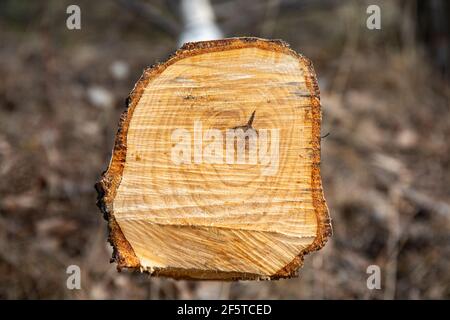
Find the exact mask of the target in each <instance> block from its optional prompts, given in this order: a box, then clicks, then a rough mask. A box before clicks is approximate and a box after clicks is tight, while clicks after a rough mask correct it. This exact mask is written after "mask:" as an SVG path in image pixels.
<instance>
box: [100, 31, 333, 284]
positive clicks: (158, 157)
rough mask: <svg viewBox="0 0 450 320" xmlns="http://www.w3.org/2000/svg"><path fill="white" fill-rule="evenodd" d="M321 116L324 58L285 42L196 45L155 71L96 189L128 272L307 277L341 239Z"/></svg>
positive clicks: (137, 93)
mask: <svg viewBox="0 0 450 320" xmlns="http://www.w3.org/2000/svg"><path fill="white" fill-rule="evenodd" d="M320 122H321V111H320V100H319V89H318V86H317V82H316V77H315V73H314V70H313V67H312V64H311V63H310V61H309V60H307V59H306V58H305V57H303V56H301V55H299V54H297V53H295V52H294V51H292V50H291V49H290V48H289V47H288V45H286V44H285V43H284V42H281V41H268V40H262V39H256V38H234V39H224V40H217V41H205V42H196V43H188V44H186V45H184V46H183V47H182V48H181V49H180V50H178V51H177V52H176V54H175V55H174V56H173V57H172V58H170V59H169V60H168V61H167V62H165V63H163V64H160V65H156V66H154V67H152V68H149V69H147V70H145V71H144V74H143V75H142V77H141V79H140V80H139V81H138V83H137V84H136V86H135V88H134V90H133V91H132V93H131V95H130V97H129V99H128V108H127V110H126V111H125V112H124V113H123V115H122V117H121V120H120V125H119V130H118V133H117V136H116V142H115V147H114V150H113V157H112V160H111V162H110V165H109V167H108V170H107V171H106V172H105V173H104V174H103V176H102V178H101V180H100V181H99V182H98V184H97V185H96V187H97V190H98V193H99V197H98V205H99V207H100V209H101V210H102V212H103V213H104V215H105V218H106V219H107V220H108V224H109V229H110V242H111V244H112V245H113V247H114V256H113V260H114V261H115V262H116V263H117V266H118V268H119V269H121V268H131V269H138V270H141V271H147V272H149V273H151V274H152V275H155V276H169V277H173V278H183V279H221V280H235V279H278V278H288V277H292V276H295V275H296V274H297V270H298V268H299V267H300V266H301V265H302V263H303V256H304V255H305V254H307V253H309V252H312V251H314V250H318V249H320V248H321V247H322V246H323V245H324V244H325V242H326V240H327V238H328V237H329V236H330V235H331V225H330V219H329V215H328V209H327V207H326V204H325V200H324V198H323V192H322V185H321V178H320ZM242 127H246V130H243V129H242ZM232 128H233V129H232ZM255 132H256V133H255ZM230 139H232V140H231V142H230ZM240 139H241V140H240ZM264 139H269V141H264ZM243 145H245V148H243V149H241V148H240V147H242V146H243ZM255 146H256V147H255ZM255 148H256V149H255ZM242 150H243V151H242ZM212 151H214V152H212ZM241 152H242V153H241ZM242 155H243V157H242V158H240V157H241V156H242ZM253 160H254V161H253ZM269 169H270V170H269Z"/></svg>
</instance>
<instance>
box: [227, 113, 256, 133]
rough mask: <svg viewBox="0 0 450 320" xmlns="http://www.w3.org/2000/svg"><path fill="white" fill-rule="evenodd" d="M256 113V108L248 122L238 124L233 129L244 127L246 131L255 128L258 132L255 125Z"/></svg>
mask: <svg viewBox="0 0 450 320" xmlns="http://www.w3.org/2000/svg"><path fill="white" fill-rule="evenodd" d="M255 113H256V110H255V111H253V112H252V115H251V116H250V119H248V121H247V123H246V124H245V125H243V126H237V127H234V128H232V129H233V130H237V129H242V130H243V131H244V132H246V131H247V130H254V131H255V132H256V134H258V131H256V130H255V129H254V128H253V127H252V124H253V120H254V119H255Z"/></svg>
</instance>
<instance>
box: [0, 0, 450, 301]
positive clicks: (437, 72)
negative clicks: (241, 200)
mask: <svg viewBox="0 0 450 320" xmlns="http://www.w3.org/2000/svg"><path fill="white" fill-rule="evenodd" d="M76 2H77V3H78V4H79V5H80V7H81V10H82V29H81V30H78V31H70V30H68V29H67V28H66V18H67V14H66V7H67V6H68V5H69V4H72V3H71V2H70V3H69V2H67V1H55V0H53V1H45V2H37V1H36V2H29V1H28V2H27V1H3V2H2V3H1V4H0V74H1V80H0V298H8V299H13V298H35V299H36V298H50V299H52V298H85V299H105V298H115V299H122V298H123V299H134V298H139V299H140V298H142V299H159V298H160V299H164V298H172V299H174V298H185V299H191V298H219V299H228V298H247V299H253V298H268V299H287V298H290V299H297V298H316V299H322V298H334V299H340V298H344V299H353V298H360V299H370V298H377V299H383V298H386V299H392V298H403V299H419V298H447V299H449V298H450V273H449V270H450V260H449V257H450V237H449V226H450V210H449V200H450V168H449V166H450V143H449V141H448V138H449V137H450V112H449V111H450V108H449V95H450V90H449V83H448V73H447V74H443V73H442V70H441V69H439V67H436V65H435V63H433V60H434V58H433V56H430V55H429V53H428V51H427V50H425V49H426V48H425V46H426V44H424V43H422V42H421V41H419V40H418V37H417V33H418V32H417V23H416V22H417V19H418V14H417V11H418V10H417V2H415V1H371V3H370V4H372V2H373V3H377V4H379V5H380V7H381V10H382V11H381V13H382V29H381V30H368V29H367V28H366V18H367V14H366V7H367V5H368V3H366V2H361V1H345V2H339V5H336V4H335V2H334V1H323V4H321V5H316V4H314V5H313V4H312V1H298V2H296V1H286V0H284V1H283V0H281V1H269V2H268V1H251V2H250V1H244V0H242V1H233V0H221V1H213V5H214V9H215V12H216V15H217V20H218V23H219V25H220V26H221V27H222V28H223V30H224V32H225V34H226V35H227V36H262V37H267V38H281V39H283V40H285V41H287V42H288V43H290V45H291V46H292V48H293V49H294V50H296V51H298V52H301V53H303V54H304V55H306V56H307V57H308V58H310V59H311V60H312V61H313V62H314V65H315V69H316V72H317V74H318V77H319V85H320V88H321V100H322V107H323V127H322V132H323V134H325V133H327V132H330V135H329V136H328V137H326V138H324V139H323V140H322V178H323V183H324V189H325V197H326V199H327V201H328V205H329V208H330V213H331V216H332V218H333V227H334V236H333V237H332V238H331V239H330V240H329V242H328V244H327V245H326V247H325V248H324V249H323V250H321V251H320V252H317V253H314V254H312V255H310V256H306V258H305V266H304V268H303V269H302V270H300V276H299V278H295V279H290V280H280V281H274V282H236V283H219V282H190V281H173V280H170V279H151V278H149V277H148V275H145V274H139V273H131V272H122V273H117V271H116V270H115V265H113V264H110V263H109V258H110V256H111V248H110V246H109V244H107V242H106V238H107V234H106V222H105V221H104V220H103V218H102V216H101V214H100V211H99V210H98V209H97V207H96V206H95V200H96V192H95V190H94V187H93V186H94V183H95V182H96V180H97V179H98V178H99V176H100V174H101V172H102V171H103V170H104V169H106V166H107V164H108V161H109V158H110V155H111V149H112V146H113V139H114V135H115V131H116V130H117V123H118V119H119V115H120V113H121V112H122V111H123V109H124V106H125V102H124V100H125V98H126V97H127V95H128V93H129V92H130V90H131V89H132V88H133V85H134V83H135V82H136V80H137V79H138V78H139V76H140V75H141V72H142V70H143V68H144V67H146V66H148V65H151V64H153V63H155V62H157V61H162V60H164V59H165V58H166V57H167V56H168V55H169V54H170V53H172V52H173V51H174V50H175V49H176V47H177V39H176V37H175V36H174V35H173V31H172V32H165V31H164V30H162V29H161V28H160V29H158V28H157V27H155V26H154V25H153V24H152V23H150V22H149V21H148V20H146V17H145V15H144V16H137V15H136V12H132V11H130V10H129V8H125V7H124V6H123V5H122V4H121V2H120V1H96V2H93V1H87V0H85V1H76ZM170 3H172V4H173V1H170ZM250 3H251V4H250ZM154 6H155V7H156V8H160V10H162V12H163V15H162V16H165V15H167V17H171V18H173V19H176V17H175V15H173V12H172V11H171V10H173V7H172V8H171V7H170V6H166V5H165V4H163V3H162V2H161V1H155V4H154ZM445 36H448V34H445ZM447 62H448V60H447ZM447 72H448V70H447ZM71 264H76V265H79V266H80V267H81V271H82V282H81V284H82V290H73V291H71V290H68V289H67V288H66V277H67V275H66V268H67V266H69V265H71ZM373 264H376V265H379V266H380V268H381V275H382V289H381V290H368V289H367V287H366V279H367V276H368V275H367V274H366V268H367V267H368V266H369V265H373Z"/></svg>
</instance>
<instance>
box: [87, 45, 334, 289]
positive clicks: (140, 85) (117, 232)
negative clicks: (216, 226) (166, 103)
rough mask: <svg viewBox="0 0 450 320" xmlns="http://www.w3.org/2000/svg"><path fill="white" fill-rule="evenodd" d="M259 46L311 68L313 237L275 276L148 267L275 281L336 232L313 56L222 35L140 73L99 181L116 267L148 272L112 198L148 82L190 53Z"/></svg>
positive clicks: (189, 275)
mask: <svg viewBox="0 0 450 320" xmlns="http://www.w3.org/2000/svg"><path fill="white" fill-rule="evenodd" d="M252 47H256V48H259V49H263V50H269V51H278V52H282V53H284V54H289V55H291V56H293V57H295V58H297V59H299V60H300V61H302V62H303V64H304V65H305V66H307V68H308V71H309V72H307V73H306V74H305V83H306V85H307V87H308V89H309V91H310V93H311V98H310V99H311V105H312V114H311V118H312V137H313V162H312V172H311V181H312V197H313V205H314V209H315V214H316V218H317V226H318V227H317V235H316V239H315V240H314V242H313V243H312V244H311V245H309V246H308V247H307V248H306V249H304V250H302V251H301V252H300V253H299V254H298V255H297V256H296V257H295V258H294V259H293V260H292V261H291V262H290V263H289V264H288V265H286V266H285V267H284V268H282V269H280V270H279V271H277V272H276V273H274V274H273V275H268V276H267V275H260V274H251V273H242V272H225V271H207V270H196V269H182V268H170V267H169V268H161V269H160V268H156V269H154V270H152V271H151V272H150V274H151V275H152V276H165V277H171V278H174V279H190V280H195V279H197V280H199V279H201V280H227V281H233V280H276V279H282V278H291V277H294V276H297V275H298V270H299V268H300V267H301V266H303V259H304V256H305V255H306V254H309V253H311V252H313V251H316V250H319V249H321V248H322V247H323V246H324V245H325V243H326V242H327V240H328V237H330V236H331V235H332V228H331V219H330V216H329V212H328V208H327V205H326V202H325V198H324V195H323V189H322V182H321V177H320V142H321V138H320V136H321V135H320V124H321V118H322V115H321V107H320V91H319V87H318V84H317V79H316V74H315V71H314V67H313V65H312V63H311V61H310V60H309V59H307V58H306V57H304V56H303V55H301V54H299V53H297V52H295V51H293V50H292V49H290V47H289V45H288V44H287V43H286V42H284V41H282V40H265V39H260V38H228V39H222V40H212V41H200V42H189V43H186V44H184V45H183V47H182V48H180V49H179V50H177V51H176V52H175V54H173V55H172V56H170V57H169V58H168V59H167V60H166V62H164V63H158V64H155V65H153V66H151V67H148V68H146V69H145V70H144V72H143V74H142V76H141V77H140V79H139V80H138V82H137V83H136V85H135V87H134V88H133V90H132V91H131V93H130V95H129V96H128V98H127V100H126V110H125V111H124V112H123V113H122V115H121V117H120V120H119V128H118V131H117V134H116V139H115V143H114V148H113V153H112V158H111V161H110V163H109V166H108V169H107V170H106V171H105V172H103V174H102V177H101V178H100V180H99V181H98V182H97V183H96V185H95V188H96V190H97V193H98V196H97V206H98V207H99V208H100V211H101V212H102V213H103V217H104V219H105V220H107V221H108V231H109V236H108V241H109V242H110V244H111V245H112V247H113V255H112V258H111V262H116V263H117V269H118V270H119V271H120V270H121V269H123V268H127V269H131V270H140V271H141V272H142V271H147V270H145V269H143V268H142V266H141V265H140V262H139V259H138V258H137V256H136V254H135V253H134V251H133V249H132V247H131V245H130V244H129V242H128V240H126V238H125V236H124V235H123V233H122V230H121V229H120V226H119V225H118V224H117V222H116V220H115V218H114V215H113V201H114V198H115V195H116V191H117V189H118V187H119V185H120V181H121V178H122V172H123V168H124V164H125V160H126V148H127V147H126V142H127V132H128V125H129V123H130V120H131V118H132V116H133V111H134V109H135V107H136V105H137V104H138V102H139V100H140V98H141V96H142V93H143V92H144V89H145V88H146V87H147V85H148V83H149V81H150V80H151V79H153V78H155V77H156V76H157V75H159V74H160V73H161V72H163V71H164V70H165V69H166V68H167V67H168V66H170V65H171V64H173V63H175V62H177V61H179V60H181V59H184V58H186V57H189V56H194V55H199V54H203V53H209V52H218V51H225V50H233V49H241V48H252Z"/></svg>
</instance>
